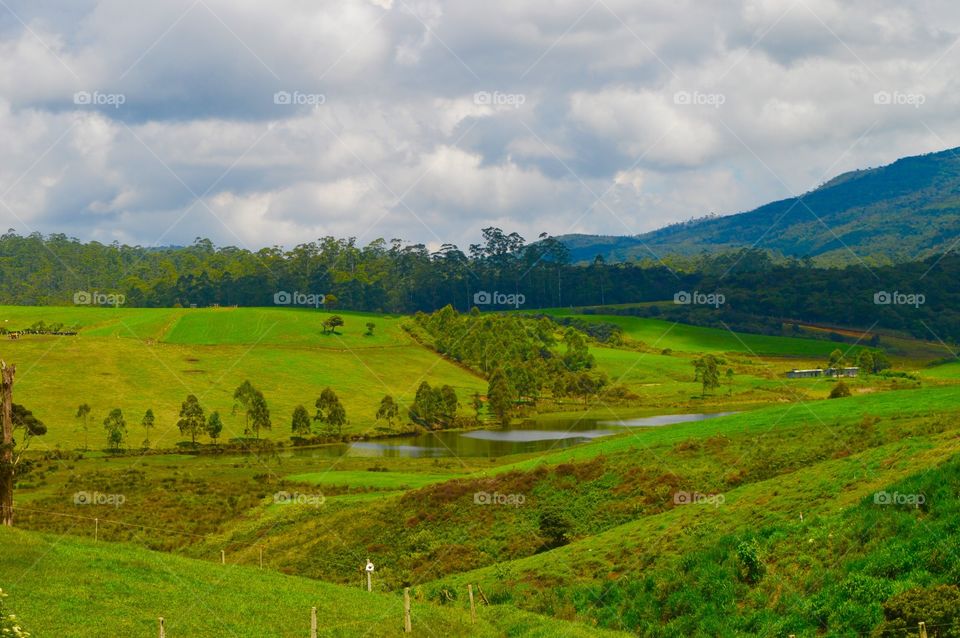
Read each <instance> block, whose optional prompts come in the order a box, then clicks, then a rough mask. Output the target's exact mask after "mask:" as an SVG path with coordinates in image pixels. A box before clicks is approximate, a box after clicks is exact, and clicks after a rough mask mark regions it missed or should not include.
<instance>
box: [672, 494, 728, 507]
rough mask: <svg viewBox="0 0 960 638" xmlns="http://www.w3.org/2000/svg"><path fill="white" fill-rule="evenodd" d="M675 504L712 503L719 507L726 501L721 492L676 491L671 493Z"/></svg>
mask: <svg viewBox="0 0 960 638" xmlns="http://www.w3.org/2000/svg"><path fill="white" fill-rule="evenodd" d="M673 502H674V504H676V505H713V506H714V507H720V506H721V505H723V504H724V503H726V502H727V498H726V497H725V496H724V495H723V494H701V493H700V492H684V491H680V492H676V493H674V495H673Z"/></svg>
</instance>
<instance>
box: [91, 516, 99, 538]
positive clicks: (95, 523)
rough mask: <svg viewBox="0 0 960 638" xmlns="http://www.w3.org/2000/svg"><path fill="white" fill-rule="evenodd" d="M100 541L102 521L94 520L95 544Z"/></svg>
mask: <svg viewBox="0 0 960 638" xmlns="http://www.w3.org/2000/svg"><path fill="white" fill-rule="evenodd" d="M99 540H100V519H99V518H95V519H93V542H94V543H96V542H98V541H99Z"/></svg>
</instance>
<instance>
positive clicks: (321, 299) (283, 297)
mask: <svg viewBox="0 0 960 638" xmlns="http://www.w3.org/2000/svg"><path fill="white" fill-rule="evenodd" d="M326 300H327V297H326V295H321V294H318V293H306V292H299V291H297V292H287V291H286V290H279V291H277V292H275V293H273V304H274V305H275V306H313V307H314V308H319V307H320V306H322V305H323V304H324V303H326Z"/></svg>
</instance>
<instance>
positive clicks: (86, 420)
mask: <svg viewBox="0 0 960 638" xmlns="http://www.w3.org/2000/svg"><path fill="white" fill-rule="evenodd" d="M90 409H91V408H90V404H89V403H81V404H80V405H79V407H77V419H79V420H80V423H81V425H80V427H81V429H83V450H84V452H86V451H87V449H88V447H87V433H88V432H89V430H90Z"/></svg>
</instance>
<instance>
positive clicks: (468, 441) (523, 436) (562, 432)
mask: <svg viewBox="0 0 960 638" xmlns="http://www.w3.org/2000/svg"><path fill="white" fill-rule="evenodd" d="M730 414H736V412H716V413H710V414H662V415H658V416H652V417H643V418H638V419H624V420H622V421H603V420H596V419H577V420H574V419H543V420H529V421H525V422H524V423H521V424H518V425H512V426H510V427H508V428H501V429H496V430H473V431H470V432H427V433H424V434H417V435H415V436H406V437H391V438H384V439H377V440H376V441H360V442H356V443H349V444H347V443H344V444H337V445H326V446H323V447H319V448H308V449H301V450H293V452H292V454H294V455H296V456H313V457H323V458H336V457H340V456H353V457H387V458H395V457H414V458H421V457H422V458H438V457H447V456H460V457H481V458H483V457H488V458H492V457H499V456H505V455H508V454H522V453H529V452H546V451H549V450H557V449H563V448H568V447H571V446H573V445H579V444H580V443H585V442H587V441H591V440H593V439H596V438H599V437H603V436H610V435H613V434H617V433H619V432H622V431H623V429H624V428H632V427H659V426H664V425H672V424H674V423H689V422H691V421H703V420H706V419H713V418H716V417H721V416H727V415H730Z"/></svg>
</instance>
